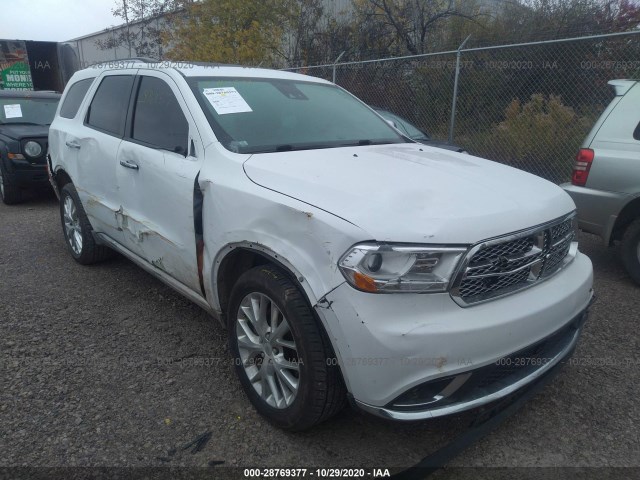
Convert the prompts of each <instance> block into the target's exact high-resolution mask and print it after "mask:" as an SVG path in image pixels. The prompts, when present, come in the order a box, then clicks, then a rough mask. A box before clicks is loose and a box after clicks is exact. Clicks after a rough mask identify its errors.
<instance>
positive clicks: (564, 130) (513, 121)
mask: <svg viewBox="0 0 640 480" xmlns="http://www.w3.org/2000/svg"><path fill="white" fill-rule="evenodd" d="M592 115H593V113H592V114H591V115H588V116H581V115H578V114H577V113H576V112H575V111H574V110H573V108H571V107H568V106H566V105H564V104H563V103H562V99H561V98H560V97H558V96H555V95H549V96H548V97H547V96H545V95H542V94H535V95H532V96H531V99H530V100H529V101H528V102H527V103H525V104H521V102H520V101H519V100H517V99H516V100H513V101H512V102H511V103H510V104H509V106H508V107H507V108H506V109H505V119H504V120H503V121H502V122H500V123H499V124H497V125H494V126H493V127H492V129H491V130H490V131H489V132H484V133H483V134H477V135H474V136H473V137H472V138H469V139H468V143H467V142H465V143H466V144H467V145H466V146H467V148H468V149H469V150H470V151H471V152H472V153H474V154H477V155H481V156H486V157H487V158H490V159H492V160H497V161H499V162H503V163H506V164H509V165H512V166H514V167H517V168H522V169H523V170H527V171H529V172H531V173H534V174H536V175H540V176H542V177H544V178H547V179H548V180H551V181H554V182H556V183H559V182H563V181H566V180H568V179H569V177H570V175H571V167H572V164H573V159H574V158H575V155H576V152H577V151H578V148H580V144H581V143H582V141H583V140H584V138H585V137H586V135H587V133H588V132H589V129H590V128H591V125H592V124H593V122H594V121H595V119H596V118H597V116H596V117H593V116H592Z"/></svg>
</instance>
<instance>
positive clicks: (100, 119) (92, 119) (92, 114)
mask: <svg viewBox="0 0 640 480" xmlns="http://www.w3.org/2000/svg"><path fill="white" fill-rule="evenodd" d="M133 78H134V77H133V76H132V75H113V76H109V77H105V78H104V79H103V80H102V82H101V83H100V86H99V87H98V91H97V92H96V94H95V95H94V97H93V100H92V101H91V106H90V107H89V112H88V113H87V125H90V126H92V127H95V128H97V129H98V130H102V131H104V132H107V133H111V134H113V135H117V136H119V137H122V136H124V125H125V123H126V120H127V107H128V105H129V98H130V97H131V88H132V87H133Z"/></svg>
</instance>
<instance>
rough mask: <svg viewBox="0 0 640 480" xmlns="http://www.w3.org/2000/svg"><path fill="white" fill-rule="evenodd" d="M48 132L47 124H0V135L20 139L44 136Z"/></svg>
mask: <svg viewBox="0 0 640 480" xmlns="http://www.w3.org/2000/svg"><path fill="white" fill-rule="evenodd" d="M48 134H49V126H48V125H24V124H19V123H16V124H11V123H2V124H0V135H4V136H5V137H9V138H13V139H14V140H22V139H23V138H34V137H46V136H47V135H48Z"/></svg>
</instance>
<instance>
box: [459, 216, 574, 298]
mask: <svg viewBox="0 0 640 480" xmlns="http://www.w3.org/2000/svg"><path fill="white" fill-rule="evenodd" d="M575 217H576V211H575V210H574V211H573V212H571V213H569V214H567V215H564V216H562V217H560V218H556V219H555V220H551V221H550V222H547V223H543V224H540V225H537V226H535V227H531V228H527V229H526V230H521V231H519V232H514V233H511V234H508V235H504V236H501V237H494V238H491V239H488V240H484V241H482V242H479V243H476V244H475V245H472V246H471V247H470V248H469V250H468V251H467V253H466V255H465V256H464V258H463V259H462V261H461V262H460V264H459V266H458V268H457V269H456V270H455V272H454V274H453V276H452V278H453V280H452V282H451V288H450V289H449V295H450V296H451V298H452V299H453V301H454V302H456V303H457V304H458V305H460V306H461V307H463V308H467V307H471V306H476V305H481V304H483V303H485V302H489V301H493V300H497V299H499V298H503V297H506V296H508V295H511V294H513V293H516V292H521V291H523V290H526V289H527V288H530V287H533V286H534V285H538V284H539V283H541V282H543V281H545V280H547V279H549V278H551V277H553V276H554V275H555V274H556V273H558V272H559V271H561V270H562V269H564V268H565V267H566V266H567V265H569V264H570V263H571V262H572V261H573V259H574V258H575V256H576V255H577V251H578V244H577V242H572V243H571V245H570V248H569V253H568V254H567V255H566V256H565V258H564V259H563V261H562V262H560V263H559V265H558V268H557V269H556V270H555V271H553V272H550V273H549V272H542V270H541V269H540V271H538V272H536V275H534V276H533V278H532V277H530V278H529V280H528V281H527V283H526V284H524V285H514V286H513V288H510V287H507V288H505V289H503V290H501V293H498V294H496V295H489V296H488V297H487V298H485V299H481V300H478V301H474V302H467V301H465V300H464V299H463V298H462V296H461V295H460V287H461V284H462V282H463V280H465V279H467V278H472V279H473V278H483V277H481V276H480V275H469V276H467V275H466V274H467V273H469V270H470V267H469V264H470V263H471V260H472V259H473V257H474V256H475V255H476V254H477V253H478V252H479V251H480V250H482V249H484V248H488V247H492V246H494V245H500V244H502V243H508V242H512V241H514V240H518V239H521V238H525V237H530V236H533V235H536V234H538V237H540V238H537V239H536V242H535V243H534V246H533V248H534V249H535V250H536V252H537V253H540V252H542V251H543V242H544V238H543V237H544V232H545V231H547V230H549V229H551V228H553V227H555V226H557V225H560V224H562V223H564V222H566V221H567V220H570V219H574V218H575ZM541 234H542V235H541ZM571 235H574V234H573V233H572V232H570V233H569V234H567V235H566V236H564V237H563V238H562V240H560V241H559V243H562V242H563V241H566V239H567V238H569V237H570V236H571ZM541 242H542V244H541ZM556 243H558V242H556ZM554 246H555V244H554ZM528 253H529V252H527V254H523V255H521V256H519V257H517V258H515V259H507V261H513V260H523V259H526V258H527V257H528V256H531V255H528ZM546 258H548V257H547V256H545V257H543V258H542V259H538V260H536V261H534V262H531V263H530V264H529V266H530V267H531V268H532V269H533V268H536V264H537V263H542V261H543V260H546ZM487 265H490V263H489V262H487ZM480 266H481V265H479V266H476V267H471V268H479V267H480ZM524 268H528V266H527V265H525V266H523V267H520V268H518V269H514V270H513V271H509V272H501V273H499V274H497V276H503V275H509V274H510V273H517V272H518V271H520V270H522V269H524Z"/></svg>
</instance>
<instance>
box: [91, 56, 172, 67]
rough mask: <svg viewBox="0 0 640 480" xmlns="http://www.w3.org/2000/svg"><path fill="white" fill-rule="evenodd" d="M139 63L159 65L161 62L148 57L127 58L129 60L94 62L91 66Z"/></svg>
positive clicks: (118, 59)
mask: <svg viewBox="0 0 640 480" xmlns="http://www.w3.org/2000/svg"><path fill="white" fill-rule="evenodd" d="M133 61H135V62H140V63H159V62H161V61H162V60H158V59H156V58H149V57H129V58H117V59H115V58H114V59H113V60H103V61H102V62H96V63H94V64H92V65H104V64H105V63H116V62H133Z"/></svg>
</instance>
